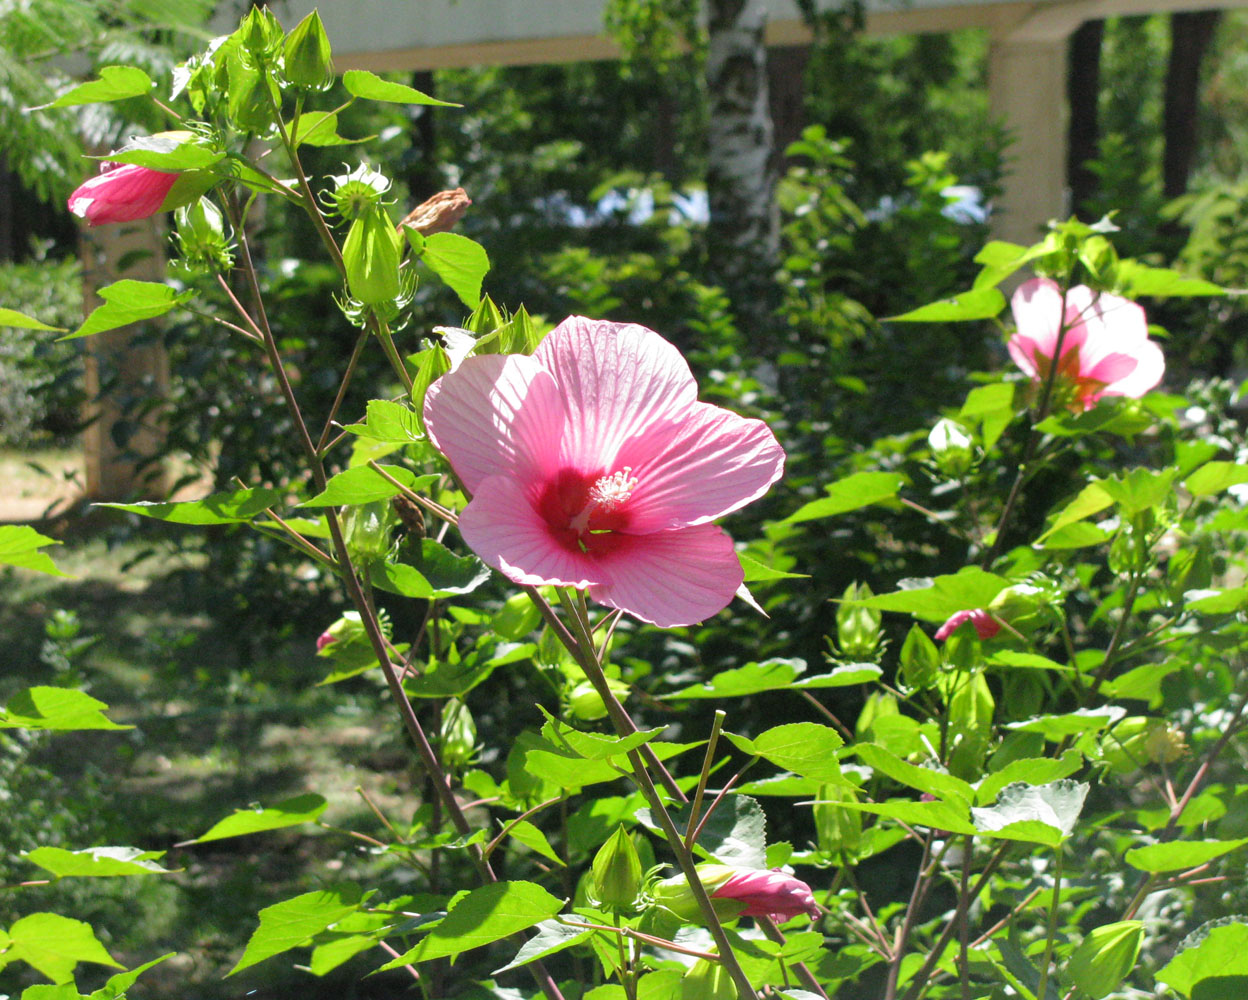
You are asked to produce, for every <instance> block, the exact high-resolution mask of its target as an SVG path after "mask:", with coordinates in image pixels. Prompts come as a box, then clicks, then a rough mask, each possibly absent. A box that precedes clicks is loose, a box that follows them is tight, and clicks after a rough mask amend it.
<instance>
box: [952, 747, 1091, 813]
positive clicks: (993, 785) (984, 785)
mask: <svg viewBox="0 0 1248 1000" xmlns="http://www.w3.org/2000/svg"><path fill="white" fill-rule="evenodd" d="M1082 766H1083V755H1082V754H1080V753H1079V751H1077V750H1067V751H1066V752H1065V753H1064V754H1062V756H1061V757H1060V758H1056V759H1055V758H1053V757H1024V758H1022V759H1020V760H1013V761H1010V763H1008V764H1006V765H1005V767H1003V768H1001V770H1000V771H994V772H993V773H992V774H989V775H986V776H985V777H984V778H983V780H982V781H980V783H979V787H977V788H976V789H975V801H976V802H977V803H978V804H979V805H985V804H987V803H989V802H992V801H993V800H994V799H995V798H996V797H997V795H998V794H1000V792H1001V789H1003V788H1004V787H1005V786H1006V785H1013V784H1017V783H1019V782H1023V783H1025V784H1028V785H1047V784H1049V783H1051V782H1054V781H1058V780H1060V779H1062V778H1069V777H1070V776H1071V775H1072V774H1074V773H1075V772H1076V771H1078V770H1079V769H1080V768H1081V767H1082Z"/></svg>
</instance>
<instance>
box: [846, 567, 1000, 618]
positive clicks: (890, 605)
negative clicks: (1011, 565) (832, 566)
mask: <svg viewBox="0 0 1248 1000" xmlns="http://www.w3.org/2000/svg"><path fill="white" fill-rule="evenodd" d="M1009 585H1010V581H1009V580H1007V579H1005V578H1004V577H1000V576H996V575H994V574H992V573H987V572H985V571H984V570H982V569H979V568H978V567H975V566H967V567H965V568H963V569H961V570H959V571H958V572H957V573H954V574H952V575H950V576H938V577H935V578H934V579H915V580H902V581H901V583H900V586H901V587H902V589H901V590H898V591H894V592H893V593H891V594H876V595H875V596H874V597H868V598H865V599H860V600H856V601H854V603H855V604H861V605H863V606H865V607H868V608H879V609H880V610H881V611H902V612H908V613H909V614H912V615H914V616H915V617H916V618H923V619H925V620H927V621H931V622H943V621H945V620H946V619H947V618H948V617H949V616H950V615H952V614H953V613H954V612H955V611H969V610H974V609H975V608H986V607H988V605H989V604H991V603H992V599H993V598H994V597H996V596H997V595H998V594H999V593H1001V591H1003V590H1004V589H1005V588H1006V587H1008V586H1009Z"/></svg>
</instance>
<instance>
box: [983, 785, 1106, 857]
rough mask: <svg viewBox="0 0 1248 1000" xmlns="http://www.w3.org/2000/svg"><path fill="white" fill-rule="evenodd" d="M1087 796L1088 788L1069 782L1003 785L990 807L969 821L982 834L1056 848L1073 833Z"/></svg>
mask: <svg viewBox="0 0 1248 1000" xmlns="http://www.w3.org/2000/svg"><path fill="white" fill-rule="evenodd" d="M1087 795H1088V786H1087V785H1085V784H1083V783H1081V782H1077V781H1070V780H1068V779H1063V780H1060V781H1054V782H1050V783H1049V784H1047V785H1027V784H1023V783H1018V784H1013V785H1006V786H1005V787H1004V788H1002V789H1001V791H1000V793H999V794H998V795H997V799H996V802H995V803H994V804H993V805H991V806H987V807H984V808H975V809H972V810H971V817H972V819H973V820H974V823H975V828H976V829H977V830H978V831H980V833H982V834H987V835H989V836H991V837H995V838H998V839H1003V840H1023V841H1027V842H1028V843H1040V844H1048V845H1049V846H1050V847H1056V846H1057V845H1058V844H1060V843H1061V842H1062V841H1063V840H1064V839H1065V838H1067V837H1069V836H1070V834H1071V833H1072V832H1073V831H1074V828H1075V821H1076V820H1077V819H1078V818H1079V814H1080V813H1081V812H1082V811H1083V801H1084V799H1085V798H1087Z"/></svg>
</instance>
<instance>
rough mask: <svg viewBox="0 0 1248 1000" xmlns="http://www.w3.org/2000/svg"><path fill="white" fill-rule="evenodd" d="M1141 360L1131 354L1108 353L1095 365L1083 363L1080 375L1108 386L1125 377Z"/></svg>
mask: <svg viewBox="0 0 1248 1000" xmlns="http://www.w3.org/2000/svg"><path fill="white" fill-rule="evenodd" d="M1138 365H1139V362H1138V361H1137V360H1136V359H1135V358H1134V357H1132V356H1131V355H1130V354H1107V355H1105V357H1103V358H1101V360H1100V361H1098V362H1096V364H1094V365H1084V364H1081V365H1080V366H1079V368H1080V372H1079V374H1080V376H1081V377H1082V378H1090V379H1092V380H1093V381H1096V382H1100V383H1102V384H1104V385H1106V386H1108V385H1111V384H1113V383H1114V382H1117V381H1119V380H1121V379H1125V378H1126V377H1127V376H1129V375H1130V374H1131V373H1132V372H1133V371H1135V369H1136V368H1137V367H1138Z"/></svg>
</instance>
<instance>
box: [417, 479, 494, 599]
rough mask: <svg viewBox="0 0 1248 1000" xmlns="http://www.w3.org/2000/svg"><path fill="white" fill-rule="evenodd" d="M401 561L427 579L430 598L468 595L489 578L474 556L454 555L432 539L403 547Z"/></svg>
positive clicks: (488, 573) (423, 539)
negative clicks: (431, 595)
mask: <svg viewBox="0 0 1248 1000" xmlns="http://www.w3.org/2000/svg"><path fill="white" fill-rule="evenodd" d="M422 478H424V477H422ZM401 560H402V562H403V564H404V565H408V566H412V567H413V568H415V569H416V570H417V571H418V572H419V573H420V575H421V576H423V577H424V578H425V579H426V580H428V581H429V584H430V586H432V587H433V596H434V597H457V596H459V595H461V594H470V593H472V592H473V591H474V590H476V589H477V588H478V587H480V586H481V584H483V583H485V581H486V580H488V579H489V578H490V568H489V567H488V566H486V565H485V563H483V562H482V561H481V560H480V559H478V558H477V557H476V556H474V555H467V556H457V555H456V554H455V553H454V552H452V551H451V550H450V549H448V548H447V547H446V546H445V545H443V544H442V543H441V542H439V541H437V540H436V539H434V538H422V539H420V545H419V547H416V546H415V545H408V546H406V547H405V548H404V549H403V551H402V554H401Z"/></svg>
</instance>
